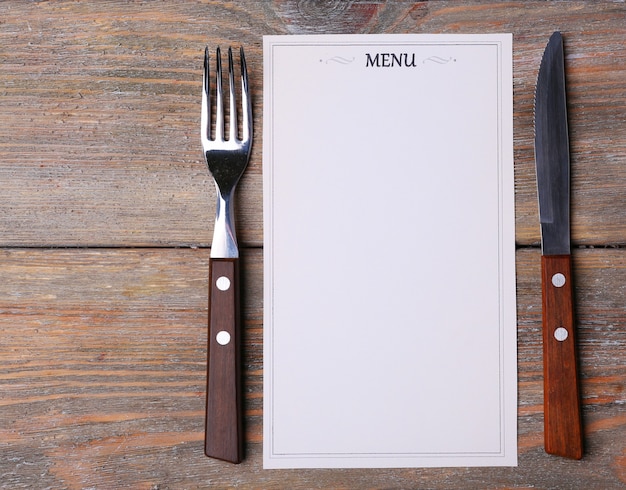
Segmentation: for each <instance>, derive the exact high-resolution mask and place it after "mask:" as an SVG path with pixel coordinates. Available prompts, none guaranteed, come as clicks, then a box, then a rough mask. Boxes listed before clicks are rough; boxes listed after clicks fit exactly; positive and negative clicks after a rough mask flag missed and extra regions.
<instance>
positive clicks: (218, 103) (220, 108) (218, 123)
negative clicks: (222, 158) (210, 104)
mask: <svg viewBox="0 0 626 490" xmlns="http://www.w3.org/2000/svg"><path fill="white" fill-rule="evenodd" d="M215 57H216V58H217V68H216V70H215V79H216V82H215V83H216V85H215V94H216V97H215V139H216V140H217V141H224V97H223V95H222V54H221V52H220V48H219V47H218V48H217V54H216V55H215Z"/></svg>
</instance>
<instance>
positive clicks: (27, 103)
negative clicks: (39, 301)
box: [0, 0, 626, 246]
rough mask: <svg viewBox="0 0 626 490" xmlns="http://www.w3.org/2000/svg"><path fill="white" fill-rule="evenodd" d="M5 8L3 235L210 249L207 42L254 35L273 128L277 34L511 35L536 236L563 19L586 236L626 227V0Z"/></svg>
mask: <svg viewBox="0 0 626 490" xmlns="http://www.w3.org/2000/svg"><path fill="white" fill-rule="evenodd" d="M0 18H1V19H2V20H1V21H0V43H1V44H0V45H1V46H2V48H1V49H0V65H1V66H2V76H1V77H0V94H1V95H2V102H3V103H2V104H0V141H1V142H2V144H1V145H0V161H1V162H2V165H1V166H0V179H1V181H2V182H3V197H4V199H3V205H2V209H1V212H0V237H1V243H2V244H5V245H10V246H39V245H50V246H67V245H76V246H92V245H99V246H144V245H148V246H154V245H157V246H172V245H175V246H179V245H182V246H185V245H194V246H196V245H197V246H207V245H209V244H210V240H211V234H212V226H213V225H212V213H213V209H214V208H213V207H214V191H213V188H212V185H211V181H210V178H209V175H208V172H207V170H206V166H205V164H204V163H203V161H202V158H201V157H202V154H201V150H200V144H199V136H198V134H199V129H198V128H199V106H200V93H201V68H202V53H203V49H204V47H205V45H207V44H208V45H210V46H217V45H222V46H225V45H227V44H231V43H232V44H239V43H242V44H244V45H245V46H246V53H247V58H248V70H249V73H250V81H251V88H252V91H253V100H254V117H255V121H254V125H255V128H256V132H257V135H261V134H262V119H261V118H262V106H261V102H262V101H261V98H262V48H261V42H262V36H263V35H264V34H289V33H295V34H301V33H327V32H331V33H333V32H334V33H336V32H344V33H378V32H389V33H411V32H415V33H438V32H450V33H460V32H502V31H506V32H512V33H513V35H514V91H515V101H514V111H515V114H514V117H515V124H514V126H515V129H514V137H515V165H516V192H517V195H516V199H517V201H516V205H517V237H518V241H519V243H520V244H524V245H536V244H538V243H539V227H538V224H537V219H536V218H537V203H536V188H535V170H534V159H533V129H532V117H533V115H532V107H533V93H534V84H535V80H536V76H537V69H538V66H539V61H540V59H541V55H542V53H543V49H544V47H545V43H546V42H547V39H548V38H549V36H550V34H551V33H552V32H553V31H554V30H556V29H560V30H561V31H562V32H563V36H564V40H565V53H566V70H567V79H568V80H567V82H568V97H569V98H568V103H569V107H568V109H569V120H570V134H571V149H572V200H573V210H572V219H573V222H572V234H573V240H574V243H575V244H578V245H598V244H604V245H615V244H618V245H620V244H621V245H623V244H624V243H625V241H626V237H625V236H624V232H623V230H624V227H625V226H626V223H625V218H624V213H623V212H622V211H623V209H624V207H625V206H626V198H625V196H624V192H622V191H623V189H624V185H625V183H626V175H625V172H624V170H623V169H624V168H625V167H626V156H625V155H626V138H625V137H624V134H626V118H625V117H624V114H625V113H626V95H625V94H626V6H625V5H624V3H623V2H615V1H595V0H588V1H571V2H544V1H516V2H475V1H473V2H469V1H463V0H458V1H457V0H455V1H433V2H395V1H390V2H386V3H384V2H367V1H359V2H337V1H330V2H310V1H265V2H247V1H243V0H241V1H239V2H210V3H197V2H176V4H175V5H174V4H173V3H153V2H148V3H134V2H131V3H128V2H82V3H75V2H64V1H61V2H38V3H30V2H29V3H26V2H19V1H13V2H11V1H8V2H3V3H1V4H0ZM390 89H391V88H390ZM261 149H262V141H261V138H260V137H257V138H256V139H255V144H254V147H253V150H252V158H251V163H250V166H249V168H248V170H247V171H246V174H245V175H244V177H243V180H242V182H241V190H242V192H239V193H238V199H239V200H240V201H241V202H238V209H239V210H240V212H239V219H240V223H239V229H240V230H241V231H240V239H241V240H242V242H243V243H244V244H246V245H249V246H260V245H261V242H262V213H261V208H260V207H259V206H258V203H260V202H261V195H260V193H261ZM26 182H27V183H28V186H26V187H25V186H24V183H26ZM372 198H373V199H375V198H377V197H376V196H372Z"/></svg>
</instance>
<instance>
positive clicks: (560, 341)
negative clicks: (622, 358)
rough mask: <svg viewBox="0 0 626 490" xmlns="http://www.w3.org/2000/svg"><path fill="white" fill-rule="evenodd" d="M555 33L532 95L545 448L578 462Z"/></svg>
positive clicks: (562, 106) (563, 130)
mask: <svg viewBox="0 0 626 490" xmlns="http://www.w3.org/2000/svg"><path fill="white" fill-rule="evenodd" d="M564 68H565V60H564V55H563V38H562V36H561V33H560V32H555V33H554V34H552V36H551V37H550V40H549V42H548V45H547V46H546V49H545V52H544V54H543V58H542V60H541V65H540V67H539V75H538V77H537V87H536V92H535V164H536V169H537V191H538V197H539V221H540V224H541V250H542V257H541V290H542V320H543V371H544V438H545V450H546V452H547V453H549V454H555V455H559V456H564V457H568V458H573V459H580V458H582V454H583V442H582V419H581V409H580V389H579V380H578V366H577V357H576V332H575V324H574V302H573V277H572V267H571V255H570V212H569V208H570V157H569V135H568V127H567V100H566V90H565V69H564Z"/></svg>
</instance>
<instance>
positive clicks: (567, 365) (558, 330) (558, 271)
mask: <svg viewBox="0 0 626 490" xmlns="http://www.w3.org/2000/svg"><path fill="white" fill-rule="evenodd" d="M541 285H542V307H543V375H544V417H545V419H544V437H545V449H546V452H547V453H549V454H555V455H558V456H564V457H567V458H573V459H580V458H582V455H583V436H582V420H581V411H580V393H579V384H578V370H577V361H576V332H575V328H574V301H573V287H572V268H571V258H570V256H569V255H552V256H542V257H541Z"/></svg>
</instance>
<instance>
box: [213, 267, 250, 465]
mask: <svg viewBox="0 0 626 490" xmlns="http://www.w3.org/2000/svg"><path fill="white" fill-rule="evenodd" d="M239 322H240V320H239V267H238V259H211V260H210V262H209V337H208V348H207V351H208V362H207V397H206V426H205V433H204V452H205V454H206V455H207V456H209V457H211V458H217V459H221V460H224V461H229V462H231V463H240V462H241V460H242V456H243V430H242V404H241V396H242V393H241V372H240V357H241V354H240V345H241V339H240V333H241V332H240V324H239Z"/></svg>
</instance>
